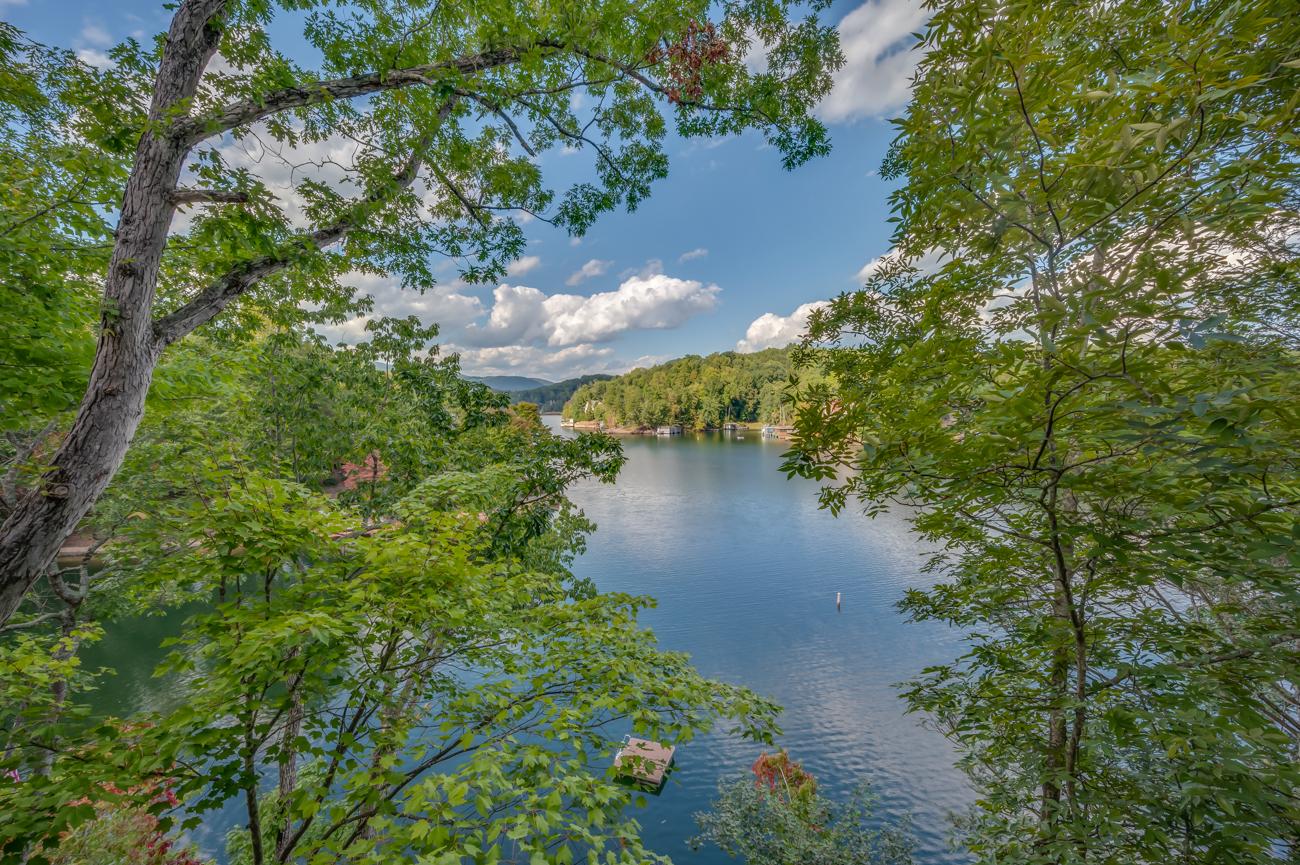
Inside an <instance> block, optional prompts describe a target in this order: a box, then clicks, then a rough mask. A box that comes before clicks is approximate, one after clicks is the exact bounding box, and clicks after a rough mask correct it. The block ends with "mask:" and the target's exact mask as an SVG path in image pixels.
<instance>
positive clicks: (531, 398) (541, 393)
mask: <svg viewBox="0 0 1300 865" xmlns="http://www.w3.org/2000/svg"><path fill="white" fill-rule="evenodd" d="M610 378H613V376H611V375H605V374H603V373H593V374H592V375H583V376H579V377H577V378H566V379H565V380H564V381H557V382H555V383H554V384H544V385H539V386H538V387H533V388H528V389H527V390H517V391H512V392H511V394H510V401H511V402H530V403H533V404H534V405H536V406H537V408H538V410H539V411H544V412H557V411H559V410H560V409H562V408H564V404H565V403H566V402H568V401H569V398H570V397H571V396H573V392H574V391H576V390H577V389H578V388H580V387H582V386H583V385H585V384H589V383H591V382H593V381H605V380H606V379H610Z"/></svg>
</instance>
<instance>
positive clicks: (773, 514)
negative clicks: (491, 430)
mask: <svg viewBox="0 0 1300 865" xmlns="http://www.w3.org/2000/svg"><path fill="white" fill-rule="evenodd" d="M558 420H559V419H558V418H557V417H554V416H548V418H547V422H548V423H550V424H551V425H552V426H553V427H555V428H557V429H558ZM623 447H624V450H625V451H626V453H627V456H628V461H627V466H626V467H625V468H624V469H623V472H622V474H621V475H620V476H619V479H618V483H617V484H615V485H613V486H610V485H605V484H597V483H591V484H584V485H582V486H580V487H579V488H577V489H576V490H574V492H573V495H572V498H573V499H574V500H575V501H576V502H577V503H578V504H579V505H580V506H581V507H582V508H583V510H584V511H586V513H587V516H588V517H589V518H591V519H592V520H594V521H595V522H596V523H597V525H598V526H599V528H598V530H597V531H596V533H595V534H594V535H593V536H592V537H591V538H590V540H589V542H588V549H587V552H586V553H585V554H584V555H583V556H582V558H581V559H579V561H578V562H577V564H576V565H575V568H574V570H575V571H576V572H577V573H578V574H579V575H581V576H585V577H589V578H591V579H592V580H593V581H594V582H595V583H596V585H597V586H599V587H600V588H601V589H605V590H611V591H623V592H629V593H635V594H647V595H652V596H653V597H655V598H657V599H658V601H659V605H658V607H657V608H656V609H653V610H650V611H647V612H646V613H645V614H643V616H642V622H643V623H644V624H645V625H648V626H649V627H651V628H653V629H654V631H655V633H656V634H657V635H658V637H659V641H660V643H661V644H662V645H663V646H664V647H665V648H669V649H674V650H680V651H685V652H688V653H690V655H691V658H692V659H693V661H694V663H695V666H696V667H697V668H698V669H699V670H700V671H701V672H702V673H704V674H705V675H707V676H709V677H711V678H716V679H721V680H724V681H727V682H733V683H736V684H741V685H746V686H748V687H750V688H752V689H754V690H756V691H758V692H759V693H761V694H763V695H765V696H768V697H771V698H773V699H775V700H776V701H777V702H778V703H780V704H781V705H782V706H784V707H785V713H784V714H783V716H782V717H781V721H780V723H781V727H782V729H783V731H784V735H783V737H782V738H781V740H780V744H782V745H784V746H785V747H786V748H787V750H789V752H790V754H791V756H792V757H794V758H795V759H797V760H799V761H801V762H802V763H803V765H804V767H805V768H806V769H808V770H809V771H810V772H812V773H813V774H814V775H815V776H816V777H817V779H818V782H819V789H820V790H821V791H823V792H825V793H827V794H829V795H831V796H842V795H844V794H845V793H847V792H848V790H849V789H851V788H852V787H853V786H854V785H855V784H856V783H857V782H858V781H859V780H861V779H863V778H869V779H870V780H871V782H872V784H873V786H874V788H875V790H876V792H877V793H878V794H879V796H880V797H881V803H880V811H881V813H882V814H884V815H887V816H898V815H901V814H904V813H910V814H911V815H912V819H913V822H914V826H915V831H916V834H917V836H918V840H919V842H920V849H919V851H918V853H919V855H918V857H917V860H918V862H919V863H922V865H949V863H960V862H965V861H967V857H965V856H963V855H961V854H957V853H953V852H952V851H950V850H949V849H948V844H947V836H948V829H949V823H948V820H947V816H948V814H949V813H951V812H953V811H956V810H961V809H962V808H964V806H965V805H966V804H967V803H969V802H970V801H971V798H972V793H971V791H970V789H969V788H968V787H967V785H966V783H965V781H964V778H963V776H962V775H961V774H960V773H958V772H957V771H956V770H955V769H954V768H953V754H952V749H951V748H950V746H949V745H948V743H947V742H946V741H945V740H944V738H943V737H942V736H940V735H939V734H938V733H935V732H934V731H932V730H929V729H926V728H924V727H922V726H921V719H920V718H918V717H916V716H910V715H907V714H905V712H904V708H905V707H904V705H903V703H902V701H901V700H900V699H899V697H898V689H897V688H896V687H895V685H896V684H897V683H899V682H901V681H902V680H904V679H907V678H909V677H911V676H914V675H916V674H917V673H919V672H920V671H921V670H922V668H924V667H926V666H929V665H931V664H936V663H939V662H943V661H946V660H950V659H952V658H953V657H955V656H956V655H958V654H959V653H960V652H961V648H962V646H961V641H960V639H959V637H958V635H956V634H955V633H953V632H952V631H950V630H948V629H946V628H944V627H942V626H939V625H935V624H933V623H910V622H907V621H906V620H905V619H904V618H903V616H902V615H901V614H900V613H899V612H898V611H897V609H896V608H895V606H894V605H895V603H896V602H897V601H898V600H899V599H900V598H902V596H903V593H904V592H905V591H906V590H907V589H909V588H912V587H923V586H926V585H928V584H929V583H930V582H931V578H930V577H929V576H928V575H926V574H923V573H921V570H920V566H921V564H922V553H923V548H922V546H921V544H920V542H919V541H918V539H917V538H916V537H915V536H914V535H913V534H912V533H911V531H910V530H909V529H908V526H907V524H906V522H905V521H904V520H903V519H902V518H901V517H892V516H886V517H880V518H877V519H874V520H869V519H867V518H866V517H863V516H862V515H860V514H857V513H845V514H843V515H842V516H840V517H839V518H835V517H832V516H831V515H830V514H829V513H828V512H826V511H823V510H820V509H819V508H818V506H817V485H816V484H814V483H811V482H807V481H801V480H787V479H786V477H785V475H784V474H782V473H781V472H780V471H779V466H780V463H781V455H782V453H783V452H784V451H785V450H786V448H787V447H788V445H787V444H786V443H785V442H782V441H778V440H772V439H763V438H761V437H760V436H758V435H757V434H754V433H747V434H745V435H744V437H743V439H737V438H736V437H735V436H734V435H733V434H718V433H705V434H691V433H687V434H686V435H682V436H672V437H662V438H660V437H653V436H634V437H627V438H624V439H623ZM836 592H840V593H842V597H843V605H842V609H841V610H839V611H837V610H836V609H835V594H836ZM760 750H761V749H760V748H759V747H757V746H755V745H754V744H753V743H749V742H744V741H741V740H739V739H736V738H733V737H728V736H725V735H720V734H718V735H710V736H708V737H704V738H702V739H697V740H696V741H694V742H691V743H689V744H688V745H686V746H684V747H682V748H680V749H679V750H678V752H677V769H676V771H675V772H674V773H673V774H672V775H671V780H670V781H669V783H668V785H667V786H666V787H665V789H664V791H663V793H662V795H660V796H659V797H657V798H651V799H650V804H649V807H648V808H647V809H646V810H645V811H644V812H643V813H642V816H641V818H640V819H641V822H642V825H643V827H644V829H645V835H646V838H647V840H648V841H649V842H650V844H651V846H652V847H653V848H654V849H656V850H658V851H660V852H663V853H667V854H669V855H671V856H672V857H673V859H674V860H675V861H676V862H677V863H679V865H691V863H693V865H717V863H723V862H729V861H731V860H729V859H727V857H725V856H724V855H722V854H721V853H719V852H718V851H717V850H704V851H700V852H698V853H693V852H691V851H690V849H689V848H688V847H687V845H686V843H685V841H686V839H687V838H688V837H689V836H690V835H691V834H693V831H694V828H695V827H694V821H693V819H692V815H693V814H694V813H695V812H698V811H701V810H704V809H706V808H707V807H708V806H709V803H710V802H711V801H712V799H713V798H714V796H715V794H716V790H717V784H718V780H719V779H720V778H724V777H730V776H734V775H738V774H742V773H744V772H746V771H747V770H748V768H749V766H750V764H751V763H752V762H753V761H754V758H755V757H756V756H758V753H759V751H760Z"/></svg>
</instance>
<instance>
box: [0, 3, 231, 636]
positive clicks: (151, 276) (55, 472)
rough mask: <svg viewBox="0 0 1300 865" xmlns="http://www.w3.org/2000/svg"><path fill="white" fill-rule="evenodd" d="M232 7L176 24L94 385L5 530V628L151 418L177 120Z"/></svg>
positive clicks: (109, 292)
mask: <svg viewBox="0 0 1300 865" xmlns="http://www.w3.org/2000/svg"><path fill="white" fill-rule="evenodd" d="M226 2H227V0H184V2H182V3H181V4H180V6H179V8H177V10H176V14H175V16H174V17H173V18H172V22H171V27H170V29H169V30H168V32H167V44H166V46H165V48H164V49H163V56H162V61H161V63H160V64H159V66H158V75H157V78H156V79H155V82H154V91H153V101H152V103H151V105H150V108H149V121H150V122H149V125H148V126H147V127H146V129H145V131H144V134H143V135H142V136H141V137H140V142H139V144H138V146H137V147H136V152H135V161H134V163H133V166H132V170H131V175H130V177H129V178H128V180H127V182H126V189H125V192H124V194H123V197H122V210H121V216H120V218H119V221H118V226H117V240H116V243H115V244H114V248H113V255H112V259H111V261H110V264H109V269H108V274H107V276H106V278H105V280H104V309H103V313H102V316H101V320H100V325H101V326H100V333H99V343H98V346H97V348H96V352H95V363H94V366H93V367H92V369H91V373H90V384H89V386H88V387H87V389H86V395H85V397H84V398H83V399H82V401H81V405H80V407H79V408H78V409H77V415H76V418H75V419H74V420H73V423H72V429H71V430H70V431H69V433H68V435H67V437H66V438H65V439H64V440H63V442H62V444H61V445H60V446H59V449H58V452H57V453H56V454H55V456H54V459H53V461H52V463H51V468H50V470H49V471H48V472H47V473H46V475H45V476H44V477H43V478H42V479H41V482H40V484H39V485H38V487H37V488H36V489H34V490H33V491H32V492H31V493H29V494H28V495H27V496H25V497H24V498H23V499H22V500H21V501H20V502H19V503H18V505H17V507H15V508H14V510H13V512H12V513H10V515H9V518H8V519H7V520H5V523H4V525H3V526H2V527H0V624H2V623H4V622H5V621H7V620H8V619H9V617H10V616H11V615H13V612H14V610H16V609H17V608H18V605H19V604H20V603H21V602H22V599H23V595H25V594H26V592H27V590H28V589H29V588H30V587H31V585H32V583H34V582H35V581H36V580H37V579H38V578H40V577H41V576H42V575H43V574H44V573H45V572H46V570H47V569H48V568H49V566H50V564H51V563H52V562H53V561H54V558H55V556H56V555H57V554H58V551H59V547H60V546H62V544H63V542H64V541H65V540H66V539H67V537H68V535H70V534H71V533H72V532H73V531H74V530H75V529H76V527H77V525H78V523H80V522H81V520H82V518H83V517H85V515H86V513H87V512H88V511H89V510H90V507H91V505H93V504H94V502H95V500H96V499H97V498H98V497H99V495H100V493H102V492H103V491H104V488H105V487H106V486H107V485H108V482H109V480H111V479H112V477H113V475H114V473H116V472H117V469H118V468H119V467H120V466H121V464H122V459H123V458H124V457H125V456H126V450H127V446H128V445H129V444H130V442H131V438H132V436H133V435H134V434H135V430H136V427H137V426H139V424H140V418H141V416H142V415H143V414H144V401H145V396H146V395H147V394H148V392H149V384H150V381H151V380H152V378H153V371H154V367H155V366H156V365H157V363H158V358H159V355H160V354H161V352H162V345H161V342H160V341H159V340H158V339H157V338H156V337H155V335H154V329H153V319H152V308H153V301H154V292H155V289H156V286H157V282H158V267H159V264H160V262H161V260H162V253H163V248H164V246H165V245H166V243H167V232H168V229H169V227H170V225H171V220H172V213H173V209H174V207H175V199H174V195H175V192H176V184H177V182H178V180H179V179H180V173H181V168H182V167H183V165H184V162H185V156H186V154H187V153H188V152H189V148H190V142H188V141H186V140H185V139H184V138H183V137H182V136H181V135H179V134H176V133H175V132H172V131H171V130H172V129H174V124H173V122H172V121H173V119H174V117H173V115H175V114H177V113H184V112H187V111H188V106H186V105H185V104H184V103H185V102H186V101H187V100H188V99H190V98H191V97H192V96H193V95H194V93H195V91H196V90H197V88H198V83H199V79H200V77H201V76H202V74H203V69H204V67H206V66H207V64H208V61H209V60H210V59H211V58H212V55H213V53H214V52H215V51H216V49H217V43H218V41H219V38H220V19H221V16H222V13H223V11H224V8H225V5H226Z"/></svg>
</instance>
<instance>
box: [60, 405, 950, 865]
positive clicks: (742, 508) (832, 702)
mask: <svg viewBox="0 0 1300 865" xmlns="http://www.w3.org/2000/svg"><path fill="white" fill-rule="evenodd" d="M545 420H546V422H547V424H548V425H549V426H550V427H551V429H552V430H553V431H554V432H556V433H558V434H561V435H573V434H574V433H572V432H571V431H569V430H561V429H560V427H559V423H558V421H559V418H558V417H555V416H547V417H546V418H545ZM621 441H622V444H623V448H624V451H625V452H626V454H627V457H628V461H627V465H626V466H625V467H624V468H623V471H622V473H621V474H620V475H619V478H618V482H617V483H615V484H613V485H607V484H600V483H595V482H586V483H582V484H579V485H578V486H576V487H575V488H573V489H572V490H571V492H570V497H571V498H572V499H573V500H574V501H575V502H576V503H577V504H578V505H579V506H580V507H581V508H582V509H583V510H584V511H585V513H586V515H587V516H588V517H589V518H590V519H592V520H593V521H594V522H595V523H596V524H597V526H598V528H597V531H596V532H595V533H594V534H592V535H591V537H590V538H589V539H588V543H587V550H586V552H585V553H584V554H583V555H582V556H580V557H579V558H578V560H577V561H576V562H575V564H574V567H573V570H574V572H575V573H576V574H577V575H578V576H580V577H586V578H588V579H590V580H591V581H592V582H593V583H594V584H595V585H596V586H597V587H598V588H600V589H601V590H603V591H618V592H627V593H629V594H636V595H649V596H651V597H653V598H655V599H656V600H657V602H658V604H657V606H656V607H655V608H653V609H650V610H647V611H646V612H644V613H643V614H642V616H641V623H642V624H643V625H644V626H646V627H649V628H651V629H653V630H654V632H655V634H656V636H657V637H658V639H659V642H660V644H661V645H662V646H664V647H665V648H667V649H671V650H674V651H682V652H686V653H688V654H689V655H690V656H691V660H692V662H693V663H694V665H695V666H696V667H697V668H698V669H699V670H700V672H702V673H703V674H704V675H706V676H709V677H711V678H716V679H720V680H723V681H727V682H732V683H735V684H741V685H745V686H748V687H750V688H752V689H754V690H755V691H757V692H759V693H760V694H762V695H764V696H766V697H770V698H772V699H775V700H776V701H777V702H778V703H780V704H781V705H782V706H783V707H784V709H785V711H784V713H783V714H782V716H781V718H780V719H779V723H780V726H781V728H782V730H783V735H782V737H781V738H780V739H779V744H780V745H782V746H784V747H785V748H786V749H788V750H789V752H790V754H791V756H792V757H794V758H795V759H797V760H799V761H801V762H802V763H803V764H804V766H805V768H806V769H808V770H809V771H810V772H812V773H813V774H814V775H815V776H816V777H817V779H818V782H819V786H820V789H821V790H822V791H823V792H824V793H826V794H827V795H829V796H831V797H842V796H845V795H847V793H848V792H849V790H850V789H851V788H852V787H853V786H854V785H855V784H856V783H857V782H858V781H859V780H861V779H863V778H868V779H870V780H871V782H872V785H873V787H874V789H875V792H876V793H877V795H878V796H879V797H880V803H879V805H878V807H877V813H878V814H880V815H882V816H885V817H889V818H897V817H900V816H901V815H904V814H910V815H911V817H912V821H913V828H914V831H915V834H916V836H917V839H918V842H919V849H918V850H917V856H916V861H917V863H918V865H960V863H964V862H966V861H968V857H967V856H966V855H964V854H962V853H955V852H953V851H951V850H950V849H949V847H948V841H947V836H948V832H949V821H948V815H949V814H950V813H951V812H953V811H959V810H961V809H963V808H964V807H965V806H966V805H967V804H968V803H969V802H970V801H971V799H972V796H973V793H972V792H971V790H970V788H969V786H968V785H967V783H966V781H965V778H964V776H963V775H962V774H961V773H960V772H959V771H957V770H956V769H955V768H954V766H953V760H954V754H953V751H952V749H951V747H950V746H949V744H948V743H947V742H946V741H945V740H944V738H943V737H942V736H940V735H939V734H938V733H936V732H934V731H933V730H929V729H927V728H925V727H924V726H923V724H922V720H923V719H922V718H920V717H917V716H911V715H907V714H906V713H905V705H904V703H903V702H902V700H901V699H900V698H899V696H898V688H896V687H895V686H896V685H897V683H899V682H901V681H903V680H905V679H907V678H909V677H911V676H914V675H916V674H917V673H919V672H920V671H921V670H922V669H923V668H924V667H926V666H929V665H931V664H936V663H939V662H942V661H946V660H949V659H951V658H953V657H955V656H956V655H958V654H960V653H961V651H962V648H963V646H962V641H961V639H960V636H959V635H958V634H956V633H955V632H953V631H951V630H949V629H947V628H945V627H943V626H941V625H938V624H936V623H930V622H926V623H910V622H907V621H906V620H905V619H904V617H903V616H902V614H901V613H899V612H898V610H897V609H895V607H894V604H895V603H896V602H897V601H898V600H899V599H900V598H902V596H903V593H904V592H905V591H906V590H907V589H908V588H912V587H924V586H927V585H929V584H930V583H931V582H932V581H933V578H932V577H931V576H930V575H927V574H924V573H922V572H921V565H922V563H923V555H924V552H925V548H924V546H923V545H922V543H921V542H920V541H919V540H918V539H917V538H916V536H915V535H914V534H913V533H912V532H911V530H910V528H909V527H908V525H907V523H906V521H905V520H904V519H903V517H902V516H899V515H886V516H883V517H878V518H876V519H874V520H872V519H867V518H866V517H864V516H862V515H861V514H859V513H855V512H852V511H848V512H846V513H844V514H843V515H841V516H840V517H839V518H836V517H833V516H832V515H831V514H830V513H829V512H827V511H823V510H821V509H820V508H819V507H818V504H817V485H816V484H814V483H811V482H807V481H802V480H787V479H786V477H785V476H784V474H782V473H781V472H780V470H779V466H780V463H781V455H782V453H783V452H784V451H785V449H786V447H787V445H786V443H784V442H782V441H779V440H773V439H763V438H761V437H759V436H758V435H757V433H746V434H744V437H743V438H737V437H736V436H735V435H733V434H729V433H728V434H722V433H689V432H688V433H686V434H684V435H680V436H672V437H663V438H656V437H654V436H631V437H624V438H622V439H621ZM837 592H840V593H842V595H843V605H842V609H840V610H839V611H837V610H836V607H835V595H836V593H837ZM201 608H202V606H201V605H191V606H190V607H186V608H183V609H179V610H174V611H171V612H170V613H168V614H166V615H164V616H161V617H146V618H141V619H137V620H132V621H130V622H120V623H118V624H117V626H116V627H113V628H110V629H109V631H108V633H107V634H106V635H105V639H104V640H103V641H102V642H100V643H97V644H94V645H92V646H89V647H88V648H87V650H86V652H85V657H84V663H85V666H87V667H88V668H91V669H94V668H96V667H99V666H101V665H102V666H107V667H112V668H114V669H115V670H116V674H115V675H113V676H110V677H108V678H107V679H105V680H104V681H103V682H102V683H101V685H100V688H99V690H97V691H96V692H93V693H92V694H91V695H89V702H90V703H91V704H92V706H93V708H94V709H95V710H96V712H97V713H99V714H117V715H127V714H130V713H131V712H132V711H134V710H137V709H144V708H149V707H152V708H163V707H165V706H167V705H170V704H172V703H173V702H174V701H175V700H176V699H177V698H178V696H179V694H181V693H183V689H179V688H177V687H176V684H177V683H176V682H174V681H168V680H165V679H158V678H154V677H153V676H152V671H153V668H154V666H155V665H156V664H157V663H158V661H159V660H160V659H161V656H162V654H163V652H162V651H161V650H160V649H159V644H160V643H161V641H162V640H163V639H164V638H165V637H168V636H172V635H174V634H175V633H177V632H178V631H179V630H180V627H181V623H182V622H183V621H184V619H185V618H186V617H187V616H188V615H190V614H192V613H194V612H197V611H199V610H200V609H201ZM620 732H621V731H620ZM761 750H762V747H761V746H759V745H756V744H754V743H752V742H747V741H744V740H742V739H740V738H739V737H737V736H731V735H728V734H726V733H725V731H723V730H718V731H715V732H713V733H711V734H709V735H706V736H702V737H700V738H697V739H696V740H694V741H692V742H689V743H686V744H684V745H683V746H681V747H680V748H679V749H678V751H677V760H676V766H675V769H674V771H673V773H672V774H671V776H670V777H669V780H668V782H667V784H666V786H665V787H664V790H663V792H662V794H661V795H659V796H657V797H647V799H648V800H647V807H646V808H645V809H642V810H641V811H640V812H639V814H638V815H637V816H638V819H639V820H640V822H641V824H642V827H643V830H644V836H645V839H646V842H647V844H648V846H649V847H650V848H651V849H653V850H655V851H657V852H660V853H664V854H667V855H670V856H671V857H672V858H673V859H674V861H675V862H677V863H678V865H722V863H727V862H731V861H733V860H730V859H728V858H727V857H726V856H725V855H723V854H722V853H721V852H719V851H717V850H716V849H708V848H706V849H704V850H701V851H698V852H695V851H692V850H691V849H690V848H689V847H688V845H687V843H686V841H687V839H688V838H689V837H690V836H691V835H692V834H694V832H695V822H694V819H693V815H694V814H695V813H696V812H699V811H703V810H705V809H707V808H708V807H709V805H710V803H711V802H712V801H713V799H714V797H715V795H716V791H717V785H718V782H719V780H720V779H723V778H730V777H735V776H739V775H745V774H746V773H747V772H748V769H749V766H750V764H751V763H753V761H754V759H755V757H757V756H758V754H759V753H760V752H761ZM243 816H244V815H243V806H242V803H240V802H237V801H231V802H229V803H227V806H226V807H225V808H223V809H221V810H219V811H217V812H211V813H208V814H206V815H204V817H205V819H204V825H203V826H201V827H199V828H198V829H196V830H195V831H194V832H193V833H192V836H193V838H194V840H195V841H196V842H197V843H198V844H199V845H200V847H201V848H202V849H203V852H204V853H206V854H208V855H213V856H215V857H216V858H217V860H218V861H219V862H224V861H225V855H224V853H225V850H224V847H225V841H224V839H225V833H226V831H227V830H228V829H229V828H230V827H232V826H234V825H237V824H238V823H240V822H241V821H242V819H243Z"/></svg>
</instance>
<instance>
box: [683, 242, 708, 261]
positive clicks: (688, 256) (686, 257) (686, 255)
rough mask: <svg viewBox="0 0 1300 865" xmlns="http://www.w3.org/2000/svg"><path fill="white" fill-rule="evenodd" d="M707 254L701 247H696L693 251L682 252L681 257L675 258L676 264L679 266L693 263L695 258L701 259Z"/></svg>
mask: <svg viewBox="0 0 1300 865" xmlns="http://www.w3.org/2000/svg"><path fill="white" fill-rule="evenodd" d="M708 254H709V251H708V250H707V249H705V248H704V247H703V246H697V247H695V248H694V249H691V250H688V251H686V252H683V253H682V254H681V255H679V256H677V263H678V264H681V263H682V262H684V261H693V260H695V259H697V258H703V257H704V256H706V255H708Z"/></svg>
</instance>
